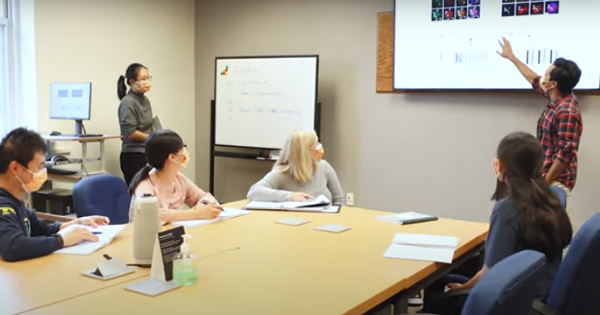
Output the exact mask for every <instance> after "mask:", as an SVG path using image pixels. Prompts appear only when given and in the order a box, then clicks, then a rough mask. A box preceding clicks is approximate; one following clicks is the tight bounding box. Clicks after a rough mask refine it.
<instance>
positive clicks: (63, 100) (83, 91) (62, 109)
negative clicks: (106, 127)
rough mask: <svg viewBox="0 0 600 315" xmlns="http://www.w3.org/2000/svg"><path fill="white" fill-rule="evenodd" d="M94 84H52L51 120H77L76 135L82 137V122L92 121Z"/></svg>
mask: <svg viewBox="0 0 600 315" xmlns="http://www.w3.org/2000/svg"><path fill="white" fill-rule="evenodd" d="M91 107H92V83H91V82H75V83H52V84H50V119H69V120H75V135H81V129H82V120H90V112H91Z"/></svg>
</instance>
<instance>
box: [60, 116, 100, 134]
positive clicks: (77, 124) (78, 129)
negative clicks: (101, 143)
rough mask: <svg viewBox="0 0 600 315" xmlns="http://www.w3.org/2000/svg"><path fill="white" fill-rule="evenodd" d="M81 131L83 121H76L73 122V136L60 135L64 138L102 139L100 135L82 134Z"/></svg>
mask: <svg viewBox="0 0 600 315" xmlns="http://www.w3.org/2000/svg"><path fill="white" fill-rule="evenodd" d="M82 130H83V121H82V120H81V119H76V120H75V134H73V135H62V136H65V137H82V138H85V137H102V135H101V134H84V133H83V132H82Z"/></svg>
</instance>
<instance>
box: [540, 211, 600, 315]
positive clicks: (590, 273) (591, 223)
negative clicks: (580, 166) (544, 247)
mask: <svg viewBox="0 0 600 315" xmlns="http://www.w3.org/2000/svg"><path fill="white" fill-rule="evenodd" d="M599 266H600V213H596V214H595V215H594V216H592V217H591V218H590V219H589V220H588V221H587V222H585V224H584V225H583V226H582V227H581V229H579V231H578V232H577V234H576V235H575V237H574V238H573V241H572V242H571V245H570V246H569V249H568V251H567V255H566V256H565V258H564V260H563V262H562V263H561V265H560V267H559V268H558V273H557V274H556V278H555V280H554V283H553V284H552V288H551V289H550V293H549V294H548V299H547V302H546V304H548V306H550V307H551V308H552V309H554V310H556V311H558V313H559V314H566V315H568V314H577V315H587V314H594V315H597V314H598V313H599V311H598V305H599V304H600V303H599V301H598V300H597V298H598V292H600V272H599V271H598V267H599Z"/></svg>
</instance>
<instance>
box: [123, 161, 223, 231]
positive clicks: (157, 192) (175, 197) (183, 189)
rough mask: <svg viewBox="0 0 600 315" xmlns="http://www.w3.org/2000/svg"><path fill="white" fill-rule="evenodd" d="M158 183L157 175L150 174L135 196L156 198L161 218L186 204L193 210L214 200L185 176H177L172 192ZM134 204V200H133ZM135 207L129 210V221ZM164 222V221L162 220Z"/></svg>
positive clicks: (136, 190) (139, 186)
mask: <svg viewBox="0 0 600 315" xmlns="http://www.w3.org/2000/svg"><path fill="white" fill-rule="evenodd" d="M158 185H159V183H158V181H156V175H155V174H154V172H150V174H149V176H148V178H146V179H145V180H143V181H141V182H140V184H139V185H138V186H137V187H136V189H135V195H134V197H133V198H132V199H135V196H143V195H144V194H151V195H154V196H156V198H157V199H158V207H159V209H160V211H161V212H162V213H163V215H161V217H164V214H165V212H169V213H171V212H172V211H175V210H180V209H181V207H183V205H184V204H186V205H187V206H188V207H190V208H193V207H195V206H197V205H201V204H202V201H203V200H207V201H211V200H213V199H214V197H212V195H211V194H209V193H206V192H204V191H203V190H202V189H200V188H199V187H198V186H196V184H194V183H193V182H192V181H190V180H189V179H188V178H187V177H185V175H183V174H181V173H177V175H176V176H175V188H174V189H173V190H171V191H169V190H166V189H164V188H162V187H160V186H158ZM132 204H133V200H132ZM132 209H133V207H131V209H130V210H129V220H130V221H131V220H132V218H133V211H132ZM161 221H163V223H166V222H164V220H161Z"/></svg>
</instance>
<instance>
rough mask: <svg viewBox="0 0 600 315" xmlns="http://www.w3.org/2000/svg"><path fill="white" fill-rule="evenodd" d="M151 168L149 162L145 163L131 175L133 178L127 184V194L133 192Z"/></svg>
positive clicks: (146, 176)
mask: <svg viewBox="0 0 600 315" xmlns="http://www.w3.org/2000/svg"><path fill="white" fill-rule="evenodd" d="M151 170H152V166H150V164H146V166H144V168H142V169H141V170H140V171H139V172H137V173H136V174H135V176H133V179H131V184H129V195H133V194H135V189H136V188H137V186H138V185H139V184H140V183H141V182H142V181H143V180H144V179H146V178H148V176H149V175H150V171H151Z"/></svg>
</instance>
